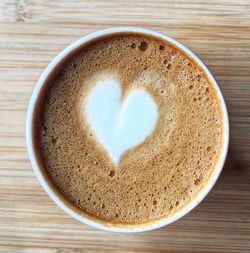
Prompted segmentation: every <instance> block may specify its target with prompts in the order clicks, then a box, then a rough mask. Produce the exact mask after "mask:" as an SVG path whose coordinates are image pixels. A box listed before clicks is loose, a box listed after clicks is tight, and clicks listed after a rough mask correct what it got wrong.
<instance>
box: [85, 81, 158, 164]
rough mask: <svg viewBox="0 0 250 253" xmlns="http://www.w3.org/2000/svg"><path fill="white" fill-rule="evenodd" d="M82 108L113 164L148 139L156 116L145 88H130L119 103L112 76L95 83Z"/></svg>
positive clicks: (116, 84)
mask: <svg viewBox="0 0 250 253" xmlns="http://www.w3.org/2000/svg"><path fill="white" fill-rule="evenodd" d="M83 107H84V108H85V107H86V114H87V120H88V122H89V124H90V127H91V129H92V130H93V131H94V133H95V134H96V136H97V138H98V141H100V143H101V144H102V145H103V147H104V148H105V149H106V150H107V151H108V153H109V155H110V156H111V158H112V159H113V161H114V163H115V164H116V165H118V163H119V160H120V158H121V156H122V154H123V153H124V152H125V151H126V150H127V149H129V148H132V147H133V146H135V145H137V144H139V143H141V142H143V141H144V140H145V138H146V137H147V136H149V134H150V133H151V132H152V131H153V129H154V126H155V124H156V121H157V117H158V112H157V106H156V104H155V102H154V100H153V98H152V97H151V96H150V94H149V93H148V92H147V91H146V90H145V89H138V88H137V89H132V90H131V91H130V92H129V94H128V95H127V96H126V97H125V98H124V99H123V100H121V87H120V83H119V80H117V79H116V78H115V77H112V76H110V77H106V78H105V79H103V80H101V81H99V82H98V83H97V85H96V86H95V87H94V88H93V90H91V92H90V94H89V96H88V97H87V102H86V105H83ZM84 108H83V110H84ZM83 119H85V117H83Z"/></svg>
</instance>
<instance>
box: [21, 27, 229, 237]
mask: <svg viewBox="0 0 250 253" xmlns="http://www.w3.org/2000/svg"><path fill="white" fill-rule="evenodd" d="M121 33H126V34H130V33H131V34H134V33H135V34H141V35H145V36H152V37H156V38H159V39H161V40H164V41H166V42H167V43H169V44H172V45H174V47H176V48H178V49H179V50H181V51H183V52H184V53H185V54H186V55H187V56H188V57H189V58H190V59H191V60H193V61H194V62H195V63H196V64H197V65H199V66H200V67H201V69H203V71H204V72H205V74H206V75H207V77H208V78H209V80H210V83H211V84H212V85H213V86H214V88H215V91H216V92H217V94H218V98H219V101H220V105H221V109H222V114H223V115H222V117H223V138H222V142H223V143H222V148H221V151H220V156H219V159H218V160H217V162H216V165H215V169H214V170H213V172H212V175H211V176H210V177H209V180H208V182H207V183H206V185H205V186H204V187H203V188H202V189H201V190H200V191H199V192H198V194H197V195H196V196H195V197H194V198H193V199H192V200H191V201H190V202H189V203H188V204H187V205H185V206H184V207H183V208H182V209H180V210H179V211H177V212H176V213H174V214H173V215H172V216H170V217H166V218H163V219H161V220H157V221H154V222H149V223H145V224H134V225H132V224H131V225H130V224H122V225H121V224H115V223H110V222H105V221H104V220H102V219H98V218H96V217H94V216H92V215H89V214H87V213H84V212H83V211H80V210H79V209H78V208H76V207H75V206H74V205H72V204H71V203H70V202H69V201H68V200H67V199H65V198H64V197H63V196H62V194H61V193H59V191H58V190H57V189H56V188H55V187H54V185H53V183H52V182H51V179H50V178H49V176H48V175H47V174H46V171H45V170H44V168H43V166H42V165H41V162H39V161H40V159H39V154H38V153H37V151H36V147H35V145H34V139H33V138H34V134H33V133H34V127H35V126H34V124H33V119H34V113H35V112H36V105H37V104H39V98H40V96H41V94H42V93H43V91H44V89H45V84H46V82H47V80H48V79H49V78H50V77H51V75H52V74H53V72H54V71H55V70H56V69H57V67H58V66H59V65H60V63H61V62H62V61H64V60H65V58H67V57H69V55H71V54H72V53H74V52H76V51H77V50H78V49H79V48H81V47H82V46H83V45H86V44H89V43H91V42H92V41H95V40H97V39H98V38H102V37H106V36H109V35H116V34H117V35H119V34H121ZM26 142H27V148H28V153H29V157H30V160H31V164H32V167H33V169H34V172H35V174H36V176H37V177H38V180H39V182H40V183H41V185H42V187H43V188H44V190H45V191H46V192H47V194H48V195H49V196H50V198H51V199H52V200H53V201H54V202H55V203H56V204H57V205H58V206H60V207H61V208H62V209H63V210H64V211H65V212H66V213H68V214H69V215H70V216H72V217H73V218H75V219H77V220H78V221H80V222H82V223H85V224H87V225H90V226H93V227H95V228H99V229H103V230H107V231H111V232H125V233H130V232H144V231H149V230H153V229H156V228H160V227H163V226H165V225H168V224H170V223H172V222H174V221H176V220H178V219H179V218H181V217H182V216H184V215H185V214H187V213H188V212H190V211H191V210H192V209H193V208H194V207H195V206H197V205H198V204H199V203H200V202H201V201H202V199H203V198H204V197H205V196H206V195H207V194H208V193H209V191H210V190H211V189H212V187H213V185H214V184H215V182H216V181H217V179H218V177H219V175H220V172H221V170H222V168H223V165H224V162H225V159H226V155H227V150H228V143H229V121H228V113H227V109H226V105H225V102H224V99H223V96H222V94H221V91H220V89H219V87H218V84H217V82H216V80H215V79H214V77H213V75H212V74H211V72H210V71H209V70H208V68H207V67H206V66H205V64H204V63H203V62H202V61H201V60H200V59H199V58H198V57H197V56H196V55H195V54H194V53H193V52H192V51H191V50H189V49H188V48H186V47H185V46H184V45H182V44H181V43H179V42H177V41H176V40H174V39H172V38H170V37H168V36H166V35H164V34H161V33H158V32H155V31H152V30H148V29H144V28H137V27H116V28H109V29H105V30H101V31H97V32H94V33H92V34H89V35H87V36H85V37H83V38H81V39H79V40H77V41H76V42H74V43H72V44H71V45H69V46H68V47H67V48H66V49H64V50H63V51H62V52H61V53H60V54H59V55H58V56H57V57H56V58H55V59H54V60H53V61H52V62H51V63H50V64H49V65H48V66H47V68H46V69H45V71H44V72H43V73H42V75H41V77H40V79H39V81H38V83H37V85H36V87H35V89H34V91H33V94H32V97H31V100H30V103H29V107H28V113H27V122H26Z"/></svg>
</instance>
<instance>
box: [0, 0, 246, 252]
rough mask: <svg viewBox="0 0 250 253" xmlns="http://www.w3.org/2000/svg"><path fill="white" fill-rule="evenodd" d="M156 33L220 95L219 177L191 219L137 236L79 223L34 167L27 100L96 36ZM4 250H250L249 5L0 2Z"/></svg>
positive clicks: (0, 237)
mask: <svg viewBox="0 0 250 253" xmlns="http://www.w3.org/2000/svg"><path fill="white" fill-rule="evenodd" d="M120 25H134V26H143V27H147V28H152V29H154V30H157V31H161V32H163V33H165V34H167V35H169V36H172V37H173V38H176V39H177V40H179V41H181V42H183V43H184V44H186V45H187V46H188V47H190V48H191V49H192V50H194V51H195V52H196V53H198V54H199V55H200V57H201V58H202V59H203V60H204V61H205V63H206V64H207V65H208V66H209V67H210V69H211V70H212V72H213V73H214V75H215V76H216V78H217V79H218V82H219V84H220V86H221V88H222V91H223V94H224V96H225V98H226V101H227V105H228V108H229V114H230V120H231V146H230V151H229V156H228V160H227V163H226V166H225V168H224V171H223V173H222V175H221V177H220V179H219V181H218V183H217V184H216V186H215V187H214V189H213V190H212V192H211V193H210V194H209V195H208V197H207V198H206V199H205V200H204V201H203V202H202V203H201V204H200V205H199V206H198V207H197V208H196V209H195V210H194V211H192V212H191V213H190V214H188V215H187V216H185V217H184V218H183V219H181V220H179V221H177V222H175V223H174V224H171V225H169V226H167V227H165V228H162V229H159V230H157V231H153V232H147V233H142V234H129V235H126V234H111V233H108V232H103V231H99V230H96V229H93V228H90V227H88V226H85V225H83V224H81V223H79V222H77V221H75V220H73V219H72V218H71V217H69V216H68V215H67V214H65V213H64V212H63V211H62V210H61V209H60V208H59V207H57V206H56V205H55V204H54V203H53V202H52V201H51V200H50V198H49V197H48V196H47V195H46V194H45V192H44V191H43V189H42V188H41V186H40V185H39V183H38V180H37V178H36V177H35V175H34V172H33V170H32V168H31V165H30V162H29V159H28V156H27V151H26V145H25V118H26V110H27V105H28V101H29V99H30V96H31V93H32V90H33V88H34V86H35V85H36V81H37V79H38V78H39V76H40V74H41V73H42V71H43V69H44V68H45V67H46V65H47V64H48V63H49V62H50V61H51V60H52V59H53V58H54V57H55V56H56V55H57V54H58V53H59V52H60V51H61V50H62V49H63V48H65V47H66V46H67V45H69V44H70V43H71V42H73V41H74V40H76V39H78V38H80V37H82V36H84V35H86V34H88V33H90V32H93V31H96V30H98V29H103V28H107V27H111V26H120ZM0 245H1V246H0V252H51V253H52V252H53V253H54V252H60V253H64V252H175V253H176V252H241V253H244V252H250V1H249V0H230V1H226V0H221V1H216V0H212V1H198V0H192V1H191V0H185V1H170V0H168V1H159V0H158V1H152V0H150V1H149V0H146V1H143V0H139V1H121V0H118V1H115V0H109V1H87V0H86V1H80V0H74V1H72V2H70V1H64V0H61V1H51V0H44V1H43V0H33V1H32V0H15V1H14V0H9V1H8V0H1V2H0Z"/></svg>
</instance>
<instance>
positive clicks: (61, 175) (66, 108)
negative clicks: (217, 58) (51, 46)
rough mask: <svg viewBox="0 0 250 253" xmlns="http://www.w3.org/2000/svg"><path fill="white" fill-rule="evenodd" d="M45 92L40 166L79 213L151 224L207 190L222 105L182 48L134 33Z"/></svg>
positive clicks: (75, 61)
mask: <svg viewBox="0 0 250 253" xmlns="http://www.w3.org/2000/svg"><path fill="white" fill-rule="evenodd" d="M44 89H45V90H44V91H43V94H42V95H41V97H40V99H39V103H38V104H37V106H36V114H35V117H34V127H35V130H34V133H35V138H34V139H35V145H36V152H37V156H39V159H40V161H41V164H42V166H43V168H44V170H45V171H46V173H47V175H48V176H49V178H50V180H51V182H52V183H53V185H54V186H55V187H56V189H57V190H58V191H59V192H60V193H61V194H62V195H63V196H64V197H65V199H66V200H67V201H68V202H69V203H71V204H73V205H74V206H75V207H77V208H78V209H79V212H82V213H83V214H84V213H87V214H90V215H92V216H94V217H96V218H98V219H101V220H104V221H108V222H111V223H119V224H140V223H146V222H151V221H155V220H159V219H163V218H165V217H168V216H171V215H173V214H175V213H176V212H177V211H179V210H180V209H181V208H183V207H185V205H187V204H188V203H189V202H190V201H191V200H192V199H193V198H194V197H195V196H196V194H197V193H198V192H199V191H200V190H201V189H202V188H203V187H205V185H206V183H207V181H208V179H209V177H210V175H211V174H212V172H213V170H214V168H215V164H216V161H217V159H218V157H219V155H220V151H221V144H222V125H223V122H222V112H221V107H220V102H219V98H218V95H217V93H216V91H215V89H214V87H213V85H212V84H211V82H210V80H209V79H208V77H207V76H206V74H205V73H204V71H203V70H202V69H201V68H200V67H199V66H198V65H197V64H196V63H195V62H193V61H192V60H191V59H190V58H189V57H188V55H186V54H185V53H184V52H183V51H181V50H180V49H179V48H177V47H176V46H174V45H172V44H170V43H167V42H166V41H163V40H161V39H160V38H157V37H153V36H147V35H145V36H144V35H141V34H133V33H121V34H116V35H112V36H106V37H102V38H99V39H98V40H94V41H92V42H90V43H88V44H87V45H84V47H82V48H80V49H78V50H77V51H75V52H73V53H72V54H71V55H70V56H69V57H68V58H67V59H65V61H64V62H63V63H62V64H61V65H60V66H58V67H57V69H56V70H55V71H54V73H52V75H51V76H50V78H49V80H48V81H47V84H46V86H45V88H44Z"/></svg>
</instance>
